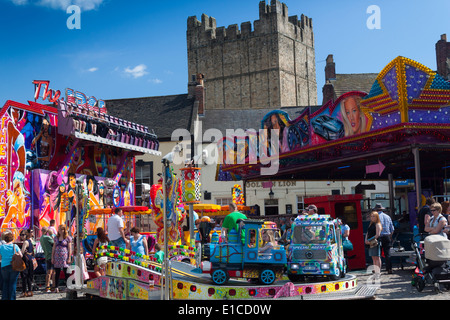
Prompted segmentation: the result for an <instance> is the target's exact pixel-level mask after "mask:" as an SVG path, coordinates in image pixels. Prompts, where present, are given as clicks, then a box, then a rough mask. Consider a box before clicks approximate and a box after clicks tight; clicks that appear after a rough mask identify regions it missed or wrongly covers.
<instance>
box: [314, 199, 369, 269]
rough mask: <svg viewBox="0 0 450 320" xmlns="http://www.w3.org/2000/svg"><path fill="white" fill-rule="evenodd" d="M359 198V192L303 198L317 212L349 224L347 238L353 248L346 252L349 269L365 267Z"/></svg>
mask: <svg viewBox="0 0 450 320" xmlns="http://www.w3.org/2000/svg"><path fill="white" fill-rule="evenodd" d="M361 200H362V195H360V194H348V195H329V196H320V197H312V198H305V205H306V206H308V205H310V204H314V205H315V206H316V207H317V211H318V212H317V213H318V214H329V215H330V216H331V217H332V218H340V219H343V220H344V221H345V223H346V224H348V225H349V227H350V237H349V240H350V241H351V242H352V244H353V250H352V251H348V252H347V256H348V257H349V259H348V269H349V270H355V269H365V268H366V255H365V254H366V253H365V248H364V234H363V225H362V213H361Z"/></svg>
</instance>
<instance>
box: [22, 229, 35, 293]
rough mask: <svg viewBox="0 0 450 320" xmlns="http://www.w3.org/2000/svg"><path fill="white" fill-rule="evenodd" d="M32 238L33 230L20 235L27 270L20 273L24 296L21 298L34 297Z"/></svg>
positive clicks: (23, 231)
mask: <svg viewBox="0 0 450 320" xmlns="http://www.w3.org/2000/svg"><path fill="white" fill-rule="evenodd" d="M31 238H32V232H31V229H28V230H22V232H21V233H20V239H21V240H22V241H23V245H22V256H23V261H24V262H25V266H26V269H25V270H23V271H22V272H21V273H20V277H21V278H22V295H21V296H20V298H25V297H32V296H33V276H34V267H33V258H34V245H33V241H32V240H31Z"/></svg>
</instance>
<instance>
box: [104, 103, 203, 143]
mask: <svg viewBox="0 0 450 320" xmlns="http://www.w3.org/2000/svg"><path fill="white" fill-rule="evenodd" d="M105 102H106V107H107V109H108V113H109V114H111V115H112V116H115V117H118V118H121V119H125V120H128V121H131V122H135V123H138V124H141V125H144V126H147V127H148V128H149V130H150V132H151V131H152V130H153V131H154V133H155V134H156V135H157V136H158V139H159V140H166V139H169V140H170V137H171V136H172V132H173V131H174V130H175V129H187V130H189V131H190V132H192V129H193V122H194V121H193V119H194V117H193V115H194V112H196V110H194V109H195V108H194V98H189V97H188V95H187V94H178V95H168V96H158V97H143V98H130V99H116V100H106V101H105Z"/></svg>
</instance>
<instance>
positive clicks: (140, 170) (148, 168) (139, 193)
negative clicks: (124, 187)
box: [135, 160, 153, 205]
mask: <svg viewBox="0 0 450 320" xmlns="http://www.w3.org/2000/svg"><path fill="white" fill-rule="evenodd" d="M135 168H136V177H135V187H136V195H135V197H136V205H148V204H149V199H150V187H151V186H152V185H153V161H143V160H138V161H136V166H135Z"/></svg>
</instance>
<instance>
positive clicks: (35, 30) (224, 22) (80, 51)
mask: <svg viewBox="0 0 450 320" xmlns="http://www.w3.org/2000/svg"><path fill="white" fill-rule="evenodd" d="M282 2H284V3H286V5H287V6H288V9H289V15H290V16H292V15H298V16H299V17H300V15H301V14H305V15H307V16H308V17H310V18H312V19H313V28H314V33H315V52H316V72H317V84H318V101H319V103H321V101H322V90H321V89H322V86H323V84H324V67H325V59H326V57H327V55H328V54H333V55H334V60H335V62H336V72H337V73H378V72H380V71H381V70H382V69H383V67H384V66H386V65H387V64H388V63H389V62H390V61H391V60H392V59H394V58H395V57H397V56H399V55H401V56H405V57H408V58H411V59H414V60H416V61H418V62H420V63H422V64H424V65H426V66H428V67H430V68H431V69H433V70H435V69H436V54H435V43H436V42H437V41H438V40H439V39H440V36H441V34H444V33H446V34H447V36H448V38H449V39H450V22H449V21H450V19H449V13H450V1H448V0H428V1H423V0H420V1H419V0H340V1H332V0H315V1H305V0H284V1H282ZM266 3H267V4H269V3H270V0H266ZM70 4H76V5H78V6H79V7H80V9H81V16H80V17H81V29H79V30H76V29H73V30H70V29H68V28H67V23H66V22H67V20H68V18H69V17H70V16H71V14H68V13H66V9H67V7H68V6H69V5H70ZM370 5H377V6H378V7H379V8H380V22H381V24H380V27H381V28H380V29H373V30H371V29H369V28H367V25H366V21H367V20H368V19H369V18H370V17H371V13H367V12H366V10H367V8H368V7H369V6H370ZM258 6H259V0H227V1H216V0H184V1H180V0H172V1H152V0H130V1H124V0H0V40H1V49H2V50H0V70H1V72H0V77H1V80H0V105H3V103H4V102H5V101H6V100H15V101H19V102H23V103H25V102H26V101H27V100H33V90H34V87H33V85H32V81H33V80H35V79H38V80H50V81H51V82H50V87H51V88H52V89H59V90H61V91H63V90H64V89H65V88H67V87H69V88H72V89H75V90H79V91H82V92H84V93H85V94H86V95H88V96H91V95H93V96H95V97H96V98H98V99H104V100H106V99H118V98H135V97H144V96H161V95H171V94H180V93H186V92H187V82H188V79H189V76H188V74H187V49H186V26H187V18H188V17H189V16H197V18H198V19H199V20H200V19H201V15H202V13H205V14H207V15H209V16H212V17H214V18H216V21H217V26H218V27H219V26H225V27H227V26H228V25H231V24H238V25H240V24H241V23H242V22H245V21H250V22H252V23H253V21H255V20H257V19H258V18H259V13H258V12H259V11H258V10H259V9H258Z"/></svg>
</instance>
